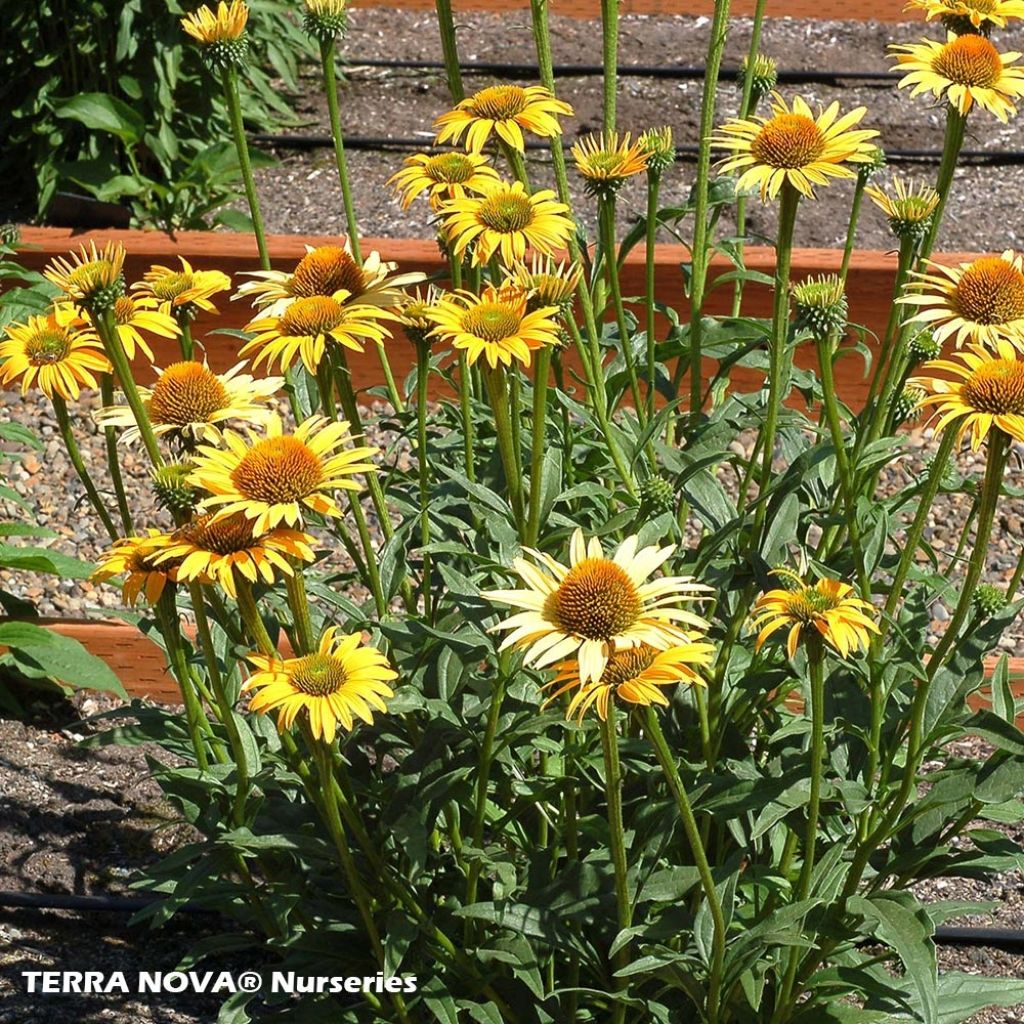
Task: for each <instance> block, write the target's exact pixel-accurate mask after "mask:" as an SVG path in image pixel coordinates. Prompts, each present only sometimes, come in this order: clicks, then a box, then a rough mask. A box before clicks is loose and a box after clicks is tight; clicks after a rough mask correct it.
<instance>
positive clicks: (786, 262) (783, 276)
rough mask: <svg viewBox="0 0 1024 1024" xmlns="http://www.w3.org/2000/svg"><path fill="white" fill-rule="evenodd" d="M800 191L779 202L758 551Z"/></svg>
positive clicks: (782, 386)
mask: <svg viewBox="0 0 1024 1024" xmlns="http://www.w3.org/2000/svg"><path fill="white" fill-rule="evenodd" d="M799 205H800V193H799V192H797V190H796V189H795V188H793V186H792V185H790V184H789V182H786V183H785V184H784V185H783V186H782V193H781V203H780V205H779V234H778V240H777V241H776V245H775V297H774V305H773V312H772V335H771V338H770V339H769V349H768V410H767V412H766V414H765V421H764V429H763V430H762V432H761V436H762V438H763V441H762V450H761V460H762V461H761V475H760V477H759V479H758V505H757V512H756V513H755V515H754V529H753V532H752V534H751V550H757V547H758V545H759V544H760V541H761V530H762V529H763V527H764V522H765V516H766V514H767V511H768V502H767V499H766V496H765V495H766V492H767V490H768V485H769V484H770V483H771V479H772V461H773V460H774V458H775V434H776V431H777V429H778V422H779V411H780V409H781V408H782V396H783V393H784V392H785V391H786V389H787V385H788V381H787V379H786V377H787V373H786V369H787V365H788V348H789V268H790V259H791V257H792V253H793V229H794V226H795V225H796V211H797V208H798V207H799Z"/></svg>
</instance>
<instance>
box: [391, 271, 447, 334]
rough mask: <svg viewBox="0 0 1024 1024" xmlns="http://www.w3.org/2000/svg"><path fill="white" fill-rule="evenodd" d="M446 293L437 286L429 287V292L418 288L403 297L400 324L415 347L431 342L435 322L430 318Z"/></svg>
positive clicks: (399, 315)
mask: <svg viewBox="0 0 1024 1024" xmlns="http://www.w3.org/2000/svg"><path fill="white" fill-rule="evenodd" d="M443 295H444V292H443V291H442V290H441V289H440V288H438V287H437V285H436V284H431V285H427V290H426V291H425V292H424V291H423V290H422V289H420V288H417V289H416V291H414V292H407V293H406V294H405V295H403V296H402V301H401V303H400V304H399V307H398V322H399V324H401V327H402V330H403V331H404V332H405V336H406V338H408V339H409V341H410V342H412V344H414V345H419V344H420V343H422V342H429V341H430V340H431V339H430V337H429V335H430V332H431V331H432V330H433V328H434V321H433V320H432V319H431V317H430V313H431V310H433V308H434V307H435V306H436V305H437V304H438V302H440V300H441V298H442V296H443Z"/></svg>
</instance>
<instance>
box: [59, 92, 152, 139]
mask: <svg viewBox="0 0 1024 1024" xmlns="http://www.w3.org/2000/svg"><path fill="white" fill-rule="evenodd" d="M53 112H54V113H55V114H56V115H57V116H58V117H66V118H68V119H69V120H71V121H77V122H78V123H79V124H83V125H85V127H86V128H91V129H92V130H93V131H100V132H109V133H110V134H111V135H116V136H117V137H118V138H119V139H120V140H121V141H122V142H124V143H126V144H127V145H134V144H135V143H136V142H141V141H142V136H143V135H144V134H145V132H146V122H145V120H144V119H143V117H142V115H141V114H139V113H138V112H137V111H135V110H133V109H132V108H131V107H129V106H128V104H127V103H124V102H123V101H122V100H119V99H117V97H116V96H110V95H108V94H107V93H104V92H83V93H79V94H78V95H77V96H72V97H71V98H70V99H67V100H58V101H57V102H56V103H55V105H54V108H53Z"/></svg>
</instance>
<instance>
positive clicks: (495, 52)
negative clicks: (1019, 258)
mask: <svg viewBox="0 0 1024 1024" xmlns="http://www.w3.org/2000/svg"><path fill="white" fill-rule="evenodd" d="M458 22H459V41H460V53H461V57H462V60H463V62H464V63H468V62H473V61H480V62H503V63H513V62H523V63H533V62H534V61H535V55H534V51H533V44H532V36H531V32H530V24H529V14H528V12H524V11H514V12H508V13H505V14H501V15H495V14H480V13H474V14H464V15H460V16H459V18H458ZM707 31H708V23H707V19H704V18H696V19H695V18H684V17H678V18H656V17H644V16H628V17H624V18H623V19H622V21H621V33H620V34H621V42H620V63H621V64H622V65H624V66H625V65H656V66H664V65H668V64H674V65H682V66H689V65H701V64H703V62H704V59H705V48H706V46H707ZM925 35H928V36H931V37H933V38H934V37H936V35H937V30H936V29H934V28H927V29H926V28H925V27H924V26H923V25H913V24H910V25H893V24H878V23H868V24H861V23H853V22H842V21H821V22H809V21H799V20H793V19H789V18H775V19H769V20H768V21H767V22H766V23H765V27H764V33H763V36H762V46H761V49H762V51H763V52H765V53H768V54H771V55H773V56H774V57H776V59H777V60H778V63H779V66H780V68H782V69H783V70H791V71H796V70H809V69H816V70H830V71H861V72H863V71H868V72H879V71H886V70H888V69H889V67H890V66H891V63H892V61H891V58H890V57H889V56H888V55H887V53H886V46H887V44H889V43H891V42H912V41H915V40H916V39H918V38H919V37H921V36H925ZM749 38H750V22H749V21H748V20H746V19H738V20H737V21H736V22H734V25H733V29H732V32H731V35H730V39H729V44H728V48H727V51H726V58H725V66H726V67H735V66H737V65H738V63H739V61H740V60H741V59H742V56H743V55H744V54H745V53H746V50H747V47H748V45H749ZM997 42H998V44H999V45H1000V47H1001V48H1002V49H1004V50H1022V49H1024V29H1022V28H1017V29H1008V30H1006V31H1003V32H1000V33H999V35H998V39H997ZM552 43H553V48H554V60H555V63H556V65H557V64H582V63H596V62H598V61H599V58H600V29H599V27H598V25H597V23H595V22H584V21H578V20H575V19H572V18H561V17H553V18H552ZM343 52H344V53H345V54H346V55H347V57H348V59H349V60H350V61H352V62H353V63H352V66H351V67H350V70H349V81H348V85H347V88H346V89H345V91H344V94H343V102H342V118H343V122H344V126H345V132H346V134H347V135H349V136H373V137H379V136H387V137H389V138H422V139H423V145H424V147H426V146H428V145H429V144H430V142H431V140H432V136H433V133H432V131H431V123H432V121H433V119H434V118H435V117H436V116H438V115H439V114H441V113H443V112H444V111H445V110H447V109H448V108H449V107H450V99H449V95H448V91H447V86H446V84H445V80H444V76H443V75H442V74H439V73H438V72H435V71H419V70H396V69H381V68H368V67H366V66H365V65H364V66H359V65H358V64H356V63H355V61H356V60H357V58H356V56H355V55H357V54H358V55H359V58H362V59H366V60H370V59H394V60H433V61H438V60H440V59H441V51H440V43H439V42H438V38H437V32H436V26H435V22H434V18H433V15H432V14H426V13H418V12H401V11H388V10H374V11H369V10H362V9H360V10H355V11H353V12H352V24H351V30H350V33H349V36H348V39H347V41H346V42H345V44H344V45H343ZM494 81H495V79H492V78H488V77H486V76H473V77H471V78H467V80H466V84H467V89H468V90H470V91H472V90H474V89H477V88H482V87H484V86H485V85H489V84H493V83H494ZM524 84H525V80H524ZM558 90H559V95H560V96H561V98H563V99H566V100H568V101H569V102H570V103H572V105H573V107H574V108H575V112H576V116H575V117H574V118H570V119H566V121H565V123H564V127H565V139H566V142H567V143H571V142H572V141H573V140H574V139H576V138H577V137H579V136H581V135H585V134H587V133H589V132H591V131H594V130H595V129H598V128H599V127H600V124H601V83H600V79H599V78H597V77H590V78H580V77H565V78H560V79H559V83H558ZM701 90H702V83H701V81H700V80H691V81H678V80H671V79H652V78H639V77H623V78H622V79H621V80H620V89H619V99H618V125H619V128H620V130H623V131H632V132H633V133H634V134H636V133H638V132H640V131H643V130H644V129H646V128H648V127H652V126H657V125H662V124H669V125H671V126H672V129H673V132H674V135H675V138H676V141H677V143H680V144H690V145H692V144H694V143H695V142H696V141H697V138H698V121H699V109H700V97H701ZM783 91H784V93H785V94H786V95H792V94H793V93H794V92H797V91H798V92H799V93H800V94H801V95H803V96H804V97H805V98H807V99H808V100H809V101H811V102H812V104H817V103H821V104H827V103H831V102H832V101H833V100H838V101H839V103H840V104H841V105H842V106H843V108H844V109H846V108H850V107H854V106H859V105H864V106H866V107H867V108H868V114H867V116H866V117H865V121H864V123H865V125H866V126H870V127H874V128H876V129H878V130H879V131H880V132H881V140H880V141H881V143H882V144H883V145H884V146H886V147H888V148H889V149H893V150H896V149H899V150H915V149H926V150H938V149H940V148H941V146H942V130H943V119H944V115H943V112H942V110H941V108H939V107H938V106H936V105H935V104H933V103H932V102H931V101H929V100H928V99H927V98H925V97H919V98H917V99H914V100H911V99H910V97H909V95H908V94H907V92H905V91H903V92H901V91H898V90H896V89H895V88H894V86H893V85H892V83H889V82H874V83H865V82H864V81H860V82H857V81H847V82H843V83H842V84H841V86H840V87H836V86H831V85H820V84H814V85H799V86H797V85H786V86H784V88H783ZM720 95H721V102H720V109H719V121H721V120H722V119H724V118H725V117H727V116H729V115H731V114H734V113H735V111H736V106H737V103H738V90H737V89H735V88H733V87H731V86H729V85H725V86H723V88H722V90H721V94H720ZM297 109H298V111H299V113H300V115H301V116H302V117H303V118H304V119H306V120H307V123H306V124H305V125H303V126H302V127H301V128H297V129H294V130H293V131H295V132H297V133H309V134H323V133H326V132H327V131H328V120H327V109H326V103H325V102H324V100H323V97H322V95H321V93H320V84H319V79H318V76H317V75H315V74H312V73H311V74H310V75H309V77H307V78H305V79H304V80H303V91H302V94H301V95H300V96H299V97H298V100H297ZM1022 131H1024V129H1022V127H1021V121H1020V119H1017V120H1015V121H1011V122H1010V124H1009V125H1002V124H1000V123H999V122H998V121H996V120H995V119H994V118H992V117H990V116H988V115H987V114H985V113H984V112H980V113H978V114H976V115H972V117H971V119H970V125H969V135H968V139H967V141H966V143H965V149H970V150H994V149H1002V150H1007V149H1011V150H1012V149H1021V148H1024V144H1022V143H1024V135H1022ZM409 152H410V151H409V150H405V151H394V150H392V151H385V152H379V151H373V152H369V151H359V150H350V151H349V161H350V165H351V177H352V183H353V189H354V192H355V200H356V209H357V212H358V216H359V222H360V228H361V231H362V233H363V234H366V235H373V236H385V237H387V236H403V237H421V238H422V237H431V236H432V235H433V232H434V229H433V227H432V226H431V223H430V214H429V210H428V209H427V206H426V204H425V203H424V202H417V203H415V204H414V205H413V207H412V208H411V209H410V210H409V211H407V212H403V211H402V210H401V209H400V207H399V205H398V203H397V201H396V200H395V198H394V195H393V194H392V192H391V191H390V190H389V189H388V188H386V186H385V183H386V181H387V179H388V178H389V177H390V175H391V174H393V173H394V172H395V171H396V170H397V169H398V168H399V167H401V165H402V160H403V158H404V157H405V156H406V155H408V153H409ZM275 155H276V156H277V157H278V158H279V159H280V161H281V163H280V165H279V166H277V167H274V168H269V169H265V170H262V171H260V172H259V174H258V186H259V191H260V196H261V200H262V204H263V209H264V214H265V217H266V219H267V225H268V229H269V230H270V231H275V232H288V233H302V232H309V233H317V234H327V233H334V232H342V231H343V230H344V217H343V214H342V204H341V192H340V189H339V187H338V185H337V182H336V175H335V170H334V163H333V153H332V151H331V150H330V149H316V150H305V151H299V152H297V151H295V150H288V149H280V150H278V151H277V152H276V153H275ZM529 163H530V175H531V181H532V183H533V184H534V185H536V186H541V185H551V184H552V183H553V182H552V178H551V171H550V165H549V164H548V163H547V162H546V161H544V160H543V159H542V158H541V157H540V156H536V155H531V159H530V161H529ZM894 166H895V165H894ZM896 169H898V170H899V172H900V173H901V174H910V175H912V176H914V177H915V178H917V179H919V180H922V181H928V180H931V179H932V178H933V176H934V174H935V170H936V167H935V164H933V163H932V164H925V163H915V164H909V165H908V164H901V165H899V166H898V167H897V168H896ZM693 173H694V169H693V164H692V162H690V163H687V162H680V163H679V164H677V165H676V167H675V168H674V170H671V171H669V172H668V173H667V174H666V177H665V181H664V184H663V186H662V201H663V203H664V204H665V205H669V204H678V203H681V202H683V201H684V200H685V198H686V196H687V195H688V193H689V190H690V187H691V185H692V182H693ZM571 177H573V178H574V176H573V175H571ZM881 180H883V181H884V180H886V179H885V177H884V176H883V178H882V179H881ZM573 184H574V185H575V181H574V182H573ZM851 187H852V186H851V185H850V184H849V183H839V184H837V185H833V186H831V187H829V188H825V189H822V190H821V192H820V195H819V198H818V200H817V201H815V202H813V203H804V204H803V206H802V208H801V211H800V216H799V220H798V224H797V233H796V234H797V245H800V246H811V247H815V246H837V245H839V246H841V245H842V244H843V242H844V240H845V234H846V223H847V217H848V212H849V203H850V195H851ZM1022 187H1024V167H1021V166H1016V167H1014V166H1004V167H998V168H996V167H989V166H977V165H976V166H965V167H963V168H962V169H961V170H960V171H959V172H958V174H957V179H956V182H955V185H954V189H953V194H952V197H951V199H950V203H949V208H948V211H947V214H946V219H945V222H944V225H943V234H942V236H941V241H940V245H941V247H942V248H943V249H945V250H946V251H964V250H966V251H970V250H989V249H999V250H1001V249H1004V248H1008V247H1015V246H1017V244H1018V243H1019V240H1020V235H1021V232H1022V231H1024V225H1022V224H1021V221H1020V218H1019V216H1018V211H1019V200H1018V196H1019V195H1020V192H1021V188H1022ZM979 195H983V196H984V202H983V203H979V202H978V201H977V197H978V196H979ZM644 202H645V197H644V193H643V188H642V185H640V184H639V180H638V182H637V183H634V184H631V185H630V186H628V187H627V188H625V189H623V191H622V193H620V211H621V214H622V219H621V223H622V224H626V223H628V221H629V219H630V217H632V216H634V215H635V214H636V213H638V212H640V211H641V210H642V208H643V204H644ZM574 206H575V209H576V210H577V212H579V213H580V214H581V215H583V219H584V220H588V221H589V224H590V227H591V229H593V226H594V225H593V217H592V216H591V217H588V216H587V214H588V212H592V210H593V201H592V200H588V199H587V198H586V197H585V196H584V195H583V194H582V190H580V189H578V188H577V189H576V196H575V203H574ZM749 211H750V213H749V217H748V229H749V231H750V232H751V233H752V234H754V235H763V236H765V237H767V238H771V237H772V236H773V234H774V230H775V222H774V214H775V208H774V206H769V207H767V208H765V207H762V206H761V204H760V203H759V202H757V201H754V202H752V203H751V204H750V206H749ZM684 227H685V231H686V233H687V234H688V233H689V230H690V228H689V226H688V225H684ZM731 229H732V225H731V223H729V222H728V221H727V220H725V219H723V224H722V230H723V232H731ZM662 240H663V241H671V240H673V239H672V237H671V235H669V234H667V233H666V234H665V235H664V237H663V239H662ZM857 242H858V245H860V246H861V247H863V248H870V249H889V248H891V247H892V238H891V236H890V234H889V230H888V226H887V224H886V221H885V219H884V217H883V216H882V214H881V212H880V211H879V210H877V209H876V208H875V207H874V206H873V204H871V203H870V202H868V203H865V209H864V212H863V215H862V218H861V225H860V229H859V234H858V238H857Z"/></svg>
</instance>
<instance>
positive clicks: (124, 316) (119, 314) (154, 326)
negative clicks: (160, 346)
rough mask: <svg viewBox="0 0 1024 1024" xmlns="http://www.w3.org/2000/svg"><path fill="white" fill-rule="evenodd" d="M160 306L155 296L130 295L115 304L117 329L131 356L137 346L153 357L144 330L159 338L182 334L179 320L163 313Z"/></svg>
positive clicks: (148, 356) (114, 313)
mask: <svg viewBox="0 0 1024 1024" xmlns="http://www.w3.org/2000/svg"><path fill="white" fill-rule="evenodd" d="M159 306H160V303H159V302H157V300H156V299H136V298H134V297H133V296H131V295H122V296H121V297H120V298H119V299H118V300H117V301H116V302H115V303H114V309H113V315H114V329H115V330H116V331H117V336H118V338H120V339H121V347H122V348H123V349H124V351H125V354H126V355H127V356H128V358H129V359H134V358H135V350H136V349H138V350H139V351H140V352H141V353H142V354H143V355H144V356H145V357H146V358H147V359H150V360H151V359H152V358H153V350H152V349H151V348H150V347H149V342H147V341H146V339H145V338H144V337H143V335H142V332H143V331H146V332H147V333H149V334H155V335H156V336H157V337H158V338H177V337H178V336H179V335H180V334H181V327H180V326H178V322H177V320H175V319H174V317H173V316H169V315H168V314H167V313H161V312H160V309H159Z"/></svg>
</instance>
